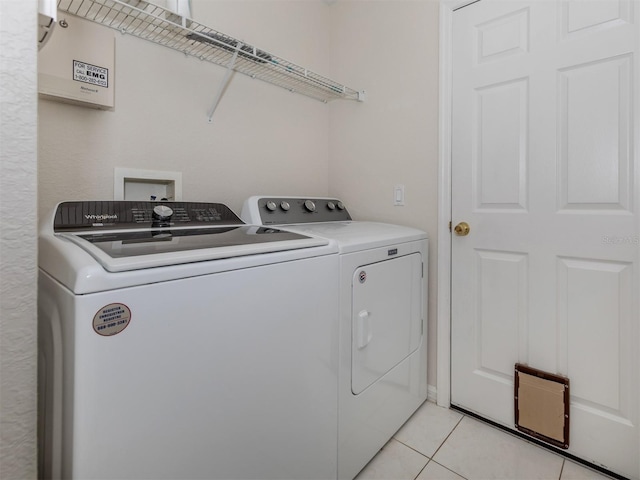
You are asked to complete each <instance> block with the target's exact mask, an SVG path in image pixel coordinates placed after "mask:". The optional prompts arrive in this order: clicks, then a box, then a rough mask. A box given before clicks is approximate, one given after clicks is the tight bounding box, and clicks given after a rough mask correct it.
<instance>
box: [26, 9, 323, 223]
mask: <svg viewBox="0 0 640 480" xmlns="http://www.w3.org/2000/svg"><path fill="white" fill-rule="evenodd" d="M192 6H193V7H192V16H193V17H194V18H196V19H198V21H200V22H202V23H203V24H205V25H208V26H210V27H212V28H215V29H218V30H220V31H222V32H224V33H226V34H229V35H233V36H236V37H238V38H240V39H242V40H244V41H246V42H249V43H255V44H256V45H257V46H258V47H259V48H261V49H263V50H267V51H272V52H274V53H275V54H276V55H278V56H281V57H284V58H286V59H288V60H290V61H293V62H295V63H299V64H301V65H304V66H306V67H308V68H310V69H315V70H317V71H318V72H320V73H322V72H326V71H327V70H328V67H329V38H328V35H327V32H328V22H329V16H328V13H329V8H330V7H328V6H327V5H326V4H324V3H322V2H319V1H310V2H309V1H304V2H299V1H207V0H193V1H192ZM68 20H69V22H73V21H74V18H73V17H69V18H68ZM115 38H116V84H115V85H116V86H115V89H116V107H115V110H114V111H100V110H91V109H88V108H83V107H79V106H73V105H66V104H63V103H58V102H53V101H49V100H41V101H40V105H39V127H40V128H39V172H38V173H39V178H40V182H39V206H40V213H41V214H43V213H44V212H45V211H47V210H48V209H50V208H51V207H52V206H53V205H55V204H56V203H57V202H59V201H62V200H81V199H95V198H104V199H111V198H113V172H114V168H115V167H127V168H142V169H152V170H170V171H181V172H182V174H183V177H182V180H183V199H184V200H200V201H223V202H225V203H228V204H229V206H230V207H231V208H232V209H234V210H235V211H237V212H238V213H239V212H240V210H241V206H242V201H243V200H244V199H245V198H246V197H248V196H250V195H255V194H260V193H272V194H291V195H296V194H309V195H326V194H327V190H328V173H327V169H328V148H329V105H326V104H324V103H322V102H319V101H317V100H312V99H309V98H307V97H303V96H300V95H296V94H292V93H290V92H288V91H286V90H284V89H281V88H278V87H274V86H271V85H268V84H265V83H263V82H259V81H256V80H252V79H251V78H249V77H246V76H244V75H240V74H236V75H234V77H233V78H232V80H231V83H230V85H229V87H228V88H227V90H226V92H225V94H224V96H223V98H222V100H221V101H220V104H219V106H218V109H217V110H216V112H215V115H214V117H213V123H212V124H209V123H208V122H207V111H208V110H209V108H210V106H211V104H212V102H213V99H214V97H215V94H216V92H217V90H218V85H219V82H220V80H221V79H222V78H223V76H224V73H225V71H224V69H223V68H221V67H219V66H217V65H212V64H207V63H205V62H201V61H200V60H197V59H195V58H187V57H185V56H184V55H183V54H181V53H178V52H175V51H173V50H169V49H166V48H161V47H158V46H157V45H153V44H151V43H148V42H145V41H142V40H139V39H137V38H132V37H131V36H128V35H121V34H119V33H116V36H115ZM45 48H46V47H45Z"/></svg>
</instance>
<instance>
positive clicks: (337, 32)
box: [329, 0, 439, 395]
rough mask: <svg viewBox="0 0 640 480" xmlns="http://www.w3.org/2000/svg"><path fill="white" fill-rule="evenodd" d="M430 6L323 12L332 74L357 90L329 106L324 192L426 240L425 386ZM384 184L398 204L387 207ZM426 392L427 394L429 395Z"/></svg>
mask: <svg viewBox="0 0 640 480" xmlns="http://www.w3.org/2000/svg"><path fill="white" fill-rule="evenodd" d="M438 7H439V4H438V2H437V1H433V0H423V1H419V0H388V1H338V2H337V3H336V4H335V5H333V6H332V7H331V35H330V38H331V60H332V73H333V75H334V76H335V77H336V79H337V80H339V81H342V82H345V83H347V84H348V85H350V86H352V87H354V88H358V89H360V88H363V89H365V90H366V101H365V103H363V104H352V103H344V102H342V103H332V104H331V115H330V133H329V139H330V141H329V192H330V194H331V195H335V196H338V197H340V198H342V199H343V200H344V201H345V203H347V205H348V206H349V209H350V210H351V212H352V214H353V215H354V217H355V218H356V219H359V220H376V221H383V222H389V223H398V224H403V225H409V226H413V227H417V228H420V229H423V230H425V231H426V232H427V233H428V235H429V241H430V255H429V262H430V265H429V286H430V289H429V297H428V298H429V308H428V316H429V332H428V334H429V369H428V371H429V376H428V380H429V385H431V386H432V389H433V388H435V385H436V260H437V257H436V247H437V245H436V242H437V215H438V207H437V189H438V18H439V17H438V15H439V10H438ZM394 185H404V186H405V194H406V198H405V206H404V207H400V206H394V205H393V187H394ZM430 395H433V390H431V392H430Z"/></svg>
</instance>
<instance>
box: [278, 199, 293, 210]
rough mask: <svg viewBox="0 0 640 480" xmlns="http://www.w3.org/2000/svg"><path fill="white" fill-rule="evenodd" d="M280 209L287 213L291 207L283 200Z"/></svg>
mask: <svg viewBox="0 0 640 480" xmlns="http://www.w3.org/2000/svg"><path fill="white" fill-rule="evenodd" d="M280 208H281V209H282V210H284V211H285V212H288V211H289V209H290V208H291V205H289V202H286V201H284V200H283V201H282V202H281V203H280Z"/></svg>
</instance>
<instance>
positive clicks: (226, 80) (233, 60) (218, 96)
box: [208, 42, 244, 123]
mask: <svg viewBox="0 0 640 480" xmlns="http://www.w3.org/2000/svg"><path fill="white" fill-rule="evenodd" d="M243 46H244V45H243V44H242V43H240V42H238V44H237V45H236V51H235V52H233V56H232V57H231V60H229V64H228V65H227V71H226V72H225V74H224V78H223V79H222V82H220V86H219V87H218V93H217V94H216V98H215V99H214V100H213V105H211V108H210V109H209V113H208V121H209V123H212V122H213V120H212V118H213V114H214V112H215V111H216V108H218V103H220V99H221V98H222V94H223V93H224V90H225V88H227V85H228V84H229V80H231V74H232V73H233V67H234V66H235V64H236V60H237V59H238V52H239V51H240V49H241V48H242V47H243Z"/></svg>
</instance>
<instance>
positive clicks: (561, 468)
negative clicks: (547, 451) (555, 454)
mask: <svg viewBox="0 0 640 480" xmlns="http://www.w3.org/2000/svg"><path fill="white" fill-rule="evenodd" d="M566 464H567V459H566V458H563V459H562V467H560V476H559V477H558V480H562V472H564V466H565V465H566Z"/></svg>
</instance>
